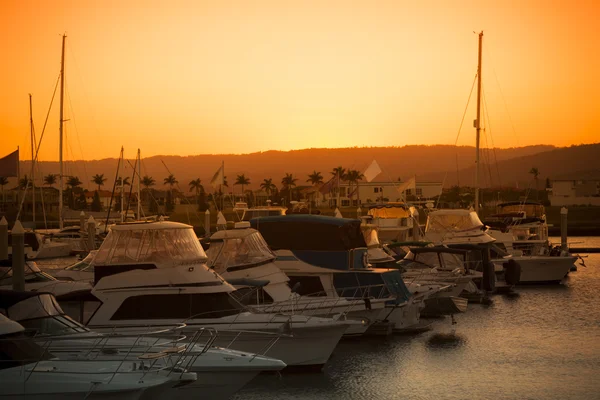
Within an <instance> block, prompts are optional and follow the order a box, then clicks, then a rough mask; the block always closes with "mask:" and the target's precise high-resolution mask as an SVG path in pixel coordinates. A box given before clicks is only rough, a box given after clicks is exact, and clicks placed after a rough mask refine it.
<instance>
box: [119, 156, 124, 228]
mask: <svg viewBox="0 0 600 400" xmlns="http://www.w3.org/2000/svg"><path fill="white" fill-rule="evenodd" d="M123 161H124V158H123V146H121V162H120V163H119V164H120V165H123ZM123 172H125V168H123ZM123 175H125V174H123ZM120 179H121V222H123V221H125V218H124V215H123V188H124V187H125V179H123V177H121V178H120Z"/></svg>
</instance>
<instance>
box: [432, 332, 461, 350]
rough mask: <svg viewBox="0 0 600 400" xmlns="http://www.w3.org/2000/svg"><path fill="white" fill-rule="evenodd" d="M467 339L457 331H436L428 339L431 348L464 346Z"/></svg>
mask: <svg viewBox="0 0 600 400" xmlns="http://www.w3.org/2000/svg"><path fill="white" fill-rule="evenodd" d="M466 342H467V339H466V338H465V337H463V336H462V335H458V334H456V333H455V332H450V333H435V334H433V335H431V337H429V339H427V342H426V344H427V347H428V348H429V349H454V348H457V347H461V346H463V345H464V344H465V343H466Z"/></svg>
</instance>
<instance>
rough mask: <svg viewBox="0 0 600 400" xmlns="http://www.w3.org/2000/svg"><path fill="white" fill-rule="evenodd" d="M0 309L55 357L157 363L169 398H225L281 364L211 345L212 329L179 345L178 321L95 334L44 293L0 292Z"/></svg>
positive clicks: (182, 339) (181, 336)
mask: <svg viewBox="0 0 600 400" xmlns="http://www.w3.org/2000/svg"><path fill="white" fill-rule="evenodd" d="M0 311H1V312H2V313H3V314H5V315H7V316H8V317H9V318H11V319H12V320H14V321H16V322H19V323H20V324H21V325H22V326H23V327H24V328H25V329H26V332H27V333H28V334H30V335H34V337H35V339H36V341H37V342H38V343H39V344H41V345H42V346H43V347H44V348H47V349H49V351H50V352H52V354H54V355H56V356H58V357H59V358H60V359H63V360H81V359H83V358H87V359H97V360H99V359H110V360H124V361H135V362H137V363H140V361H142V362H144V360H146V361H145V362H146V363H151V365H152V366H153V367H155V368H157V367H161V368H162V373H164V374H165V375H168V376H170V377H171V379H173V380H174V381H176V387H175V388H174V389H176V390H171V391H169V392H168V397H169V398H176V399H189V398H192V397H202V396H204V397H206V398H210V399H227V398H229V397H230V396H231V395H233V394H234V393H235V392H237V391H238V390H239V389H241V388H242V387H243V386H244V385H245V384H246V383H247V382H249V381H250V380H251V379H253V378H254V377H255V376H256V375H257V374H259V373H260V372H263V371H278V370H281V369H283V368H284V367H285V364H284V363H283V362H282V361H280V360H275V359H271V358H267V357H261V356H256V355H249V354H246V353H241V352H237V351H234V350H228V349H223V348H218V347H215V346H212V345H211V344H212V343H213V342H214V340H215V338H216V337H217V335H218V333H217V332H215V331H210V330H200V331H198V332H197V333H196V334H194V337H193V338H192V339H191V341H189V342H186V343H185V344H182V343H183V342H184V341H185V340H186V339H187V338H186V337H185V336H184V335H178V334H177V333H178V331H180V330H181V328H182V327H183V325H178V326H176V327H174V328H173V329H169V330H164V331H161V332H147V333H145V334H144V335H133V336H124V335H103V334H98V333H95V332H93V331H91V330H89V329H88V328H86V327H85V326H83V325H82V324H80V323H78V322H77V321H75V320H73V319H71V318H70V317H69V316H67V315H66V314H65V313H64V311H63V310H62V309H61V308H60V305H59V304H58V303H57V302H56V299H55V298H54V296H52V295H51V294H49V293H39V292H22V293H21V292H14V291H0ZM205 340H206V343H203V344H200V342H204V341H205ZM188 371H189V372H188ZM190 374H193V379H191V378H190V376H189V375H190ZM188 382H189V383H188Z"/></svg>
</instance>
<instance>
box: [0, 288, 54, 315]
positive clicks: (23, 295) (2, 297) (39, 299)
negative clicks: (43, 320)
mask: <svg viewBox="0 0 600 400" xmlns="http://www.w3.org/2000/svg"><path fill="white" fill-rule="evenodd" d="M0 313H2V314H4V315H6V316H7V317H9V318H10V319H12V320H15V321H21V320H25V319H32V318H40V317H46V316H49V315H61V314H64V312H63V311H62V309H61V308H60V306H59V305H58V303H57V302H56V300H55V298H54V296H53V295H52V294H50V293H42V292H17V291H14V290H0Z"/></svg>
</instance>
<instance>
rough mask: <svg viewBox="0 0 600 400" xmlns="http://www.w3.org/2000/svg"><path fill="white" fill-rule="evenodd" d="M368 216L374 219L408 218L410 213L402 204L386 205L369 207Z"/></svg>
mask: <svg viewBox="0 0 600 400" xmlns="http://www.w3.org/2000/svg"><path fill="white" fill-rule="evenodd" d="M369 215H371V216H373V217H374V218H408V217H410V215H411V212H410V208H409V207H408V206H407V205H406V204H404V203H386V204H379V205H375V206H370V207H369Z"/></svg>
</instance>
